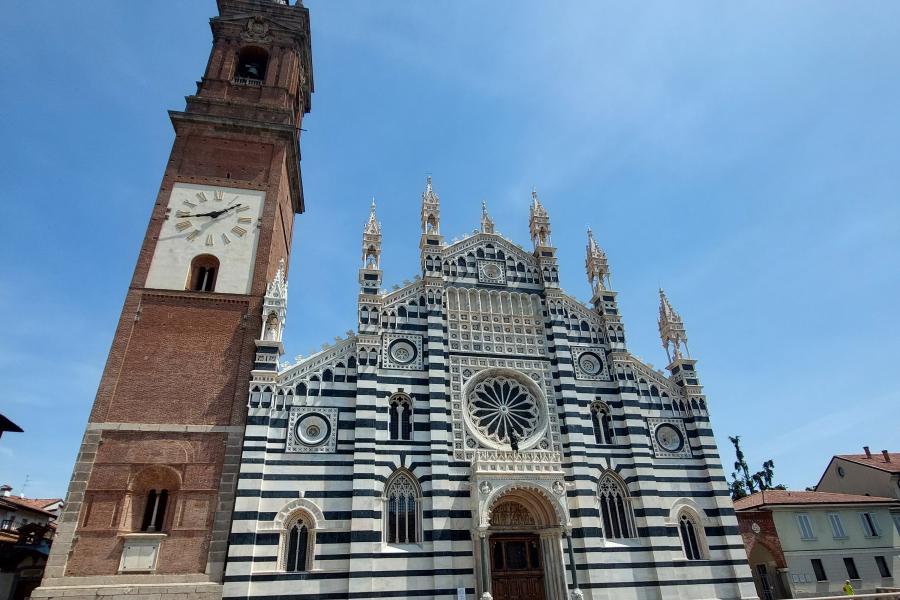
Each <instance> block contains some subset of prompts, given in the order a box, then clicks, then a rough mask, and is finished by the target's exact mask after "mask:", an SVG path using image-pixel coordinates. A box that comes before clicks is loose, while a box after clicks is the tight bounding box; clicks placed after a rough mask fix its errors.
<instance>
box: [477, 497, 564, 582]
mask: <svg viewBox="0 0 900 600" xmlns="http://www.w3.org/2000/svg"><path fill="white" fill-rule="evenodd" d="M488 524H489V527H488V529H487V531H486V532H485V534H486V538H487V548H486V550H487V552H486V554H487V555H486V556H485V557H484V558H485V559H486V560H485V563H487V564H486V566H487V568H488V570H489V577H488V578H487V580H488V581H486V582H485V583H487V584H488V585H489V593H490V594H491V597H492V598H493V600H559V599H563V598H565V585H566V583H565V570H564V564H563V554H562V540H561V534H562V531H563V524H562V523H561V522H560V517H559V516H558V514H557V512H556V511H555V510H554V508H553V506H551V504H550V501H549V500H548V499H547V498H545V497H543V496H542V495H541V494H540V493H537V492H535V491H534V490H529V489H515V490H510V491H508V492H507V493H505V494H503V495H502V496H500V497H499V498H497V499H496V501H495V502H493V503H492V505H491V506H490V508H489V515H488Z"/></svg>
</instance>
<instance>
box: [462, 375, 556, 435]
mask: <svg viewBox="0 0 900 600" xmlns="http://www.w3.org/2000/svg"><path fill="white" fill-rule="evenodd" d="M465 398H466V411H465V416H466V421H467V423H468V424H469V428H470V430H471V432H472V433H473V434H475V436H476V437H477V438H478V439H479V440H480V441H481V442H482V444H484V445H486V446H490V447H492V448H495V449H498V450H499V449H508V448H509V445H510V442H511V441H512V438H513V437H514V438H515V440H516V442H517V444H518V447H519V448H520V449H523V450H524V449H526V448H528V447H530V446H533V445H534V444H536V443H537V442H538V440H539V438H540V437H541V436H542V435H543V434H544V431H545V430H546V428H547V409H546V407H545V404H544V399H543V395H542V394H541V391H540V389H539V388H538V386H537V385H535V383H534V382H533V381H531V380H530V379H529V378H528V377H526V376H525V375H523V374H521V373H518V372H516V371H512V370H509V369H488V370H485V371H482V372H481V373H478V374H477V375H476V376H475V377H473V378H472V380H471V381H470V382H469V385H468V386H467V387H466V395H465Z"/></svg>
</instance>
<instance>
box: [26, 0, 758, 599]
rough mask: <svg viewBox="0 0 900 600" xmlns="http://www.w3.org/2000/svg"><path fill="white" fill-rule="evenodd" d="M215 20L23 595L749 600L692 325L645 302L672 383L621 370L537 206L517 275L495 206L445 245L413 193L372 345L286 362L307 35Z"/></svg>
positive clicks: (604, 270)
mask: <svg viewBox="0 0 900 600" xmlns="http://www.w3.org/2000/svg"><path fill="white" fill-rule="evenodd" d="M217 6H218V15H216V16H215V17H213V18H212V19H211V23H210V24H211V30H212V38H213V39H212V49H211V53H210V58H209V61H208V63H207V66H206V70H205V72H204V74H203V76H202V78H201V80H200V81H199V83H198V86H197V90H196V93H194V94H192V95H190V96H188V97H187V105H186V106H185V109H184V110H183V111H172V112H170V113H169V116H170V118H171V121H172V125H173V127H174V129H175V141H174V144H173V148H172V152H171V155H170V158H169V160H168V161H167V163H166V168H165V172H164V174H163V178H162V183H161V185H160V189H159V192H158V194H157V196H156V198H155V200H154V203H153V208H152V212H151V218H150V222H149V224H148V227H147V232H146V235H145V238H144V242H143V245H142V246H141V250H140V253H139V256H138V259H137V264H136V267H135V271H134V275H133V278H132V280H131V283H130V285H129V287H128V292H127V295H126V298H125V303H124V306H123V309H122V313H121V317H120V319H119V322H118V325H117V327H116V331H115V336H114V338H113V342H112V347H111V349H110V353H109V357H108V359H107V363H106V367H105V369H104V371H103V376H102V378H101V381H100V385H99V389H98V391H97V396H96V399H95V401H94V405H93V408H92V410H91V413H90V417H89V419H88V424H87V427H86V430H85V433H84V438H83V440H82V443H81V446H80V449H79V452H78V458H77V461H76V464H75V468H74V471H73V475H72V480H71V483H70V486H69V492H68V496H67V501H66V505H65V510H64V512H63V514H62V515H61V517H60V519H59V521H58V530H57V536H56V539H55V542H54V544H53V548H52V551H51V554H50V557H49V558H48V562H47V567H46V570H45V575H44V579H43V581H42V584H41V587H40V588H38V589H37V590H35V592H34V593H33V594H32V597H33V598H48V599H49V598H65V599H66V600H98V599H99V598H101V597H104V598H106V597H128V598H134V599H135V600H164V599H165V600H168V599H173V600H174V599H179V600H184V599H186V598H191V599H199V600H218V599H220V598H223V597H224V598H265V599H269V600H275V599H279V600H281V599H288V598H297V599H309V600H313V599H327V600H338V599H354V600H363V599H367V598H373V599H374V598H398V599H399V598H418V599H423V600H426V599H429V600H430V599H444V600H450V599H451V598H455V599H457V600H476V599H478V600H489V599H492V598H493V599H495V600H564V599H565V600H569V599H572V600H578V599H583V598H586V599H590V600H611V599H616V600H619V599H625V600H631V599H635V600H637V599H647V600H676V599H678V600H702V599H712V598H718V599H728V600H734V599H739V598H740V599H750V598H754V597H755V596H754V591H753V583H752V579H751V577H750V571H749V568H748V566H747V558H746V555H745V553H744V549H743V545H742V543H741V538H740V536H739V535H738V531H737V522H736V518H735V515H734V511H733V507H732V504H731V500H730V496H729V491H728V487H727V485H726V480H725V474H724V472H723V469H722V466H721V462H720V457H719V454H718V450H717V448H716V445H715V441H714V439H713V435H712V431H711V429H710V422H709V413H708V409H709V406H708V405H707V399H706V398H705V397H704V395H703V393H702V388H701V386H700V382H699V378H698V375H697V371H696V370H695V361H694V360H693V359H691V358H690V357H689V354H688V353H687V335H686V333H685V329H684V326H683V323H682V321H681V319H680V317H679V316H678V315H677V313H676V312H675V311H674V310H673V309H672V307H671V306H670V305H669V302H668V300H667V299H666V297H665V295H664V294H663V293H662V292H660V315H659V327H660V334H661V337H662V341H663V344H664V345H665V346H666V349H667V351H668V352H669V357H670V364H669V365H668V373H662V372H660V371H656V370H654V369H653V368H651V367H650V366H648V365H646V364H644V363H642V362H641V361H640V360H638V359H637V358H636V357H635V356H633V355H632V354H630V353H629V351H628V349H627V347H626V338H625V330H624V326H623V323H622V320H621V318H620V315H619V310H618V306H617V302H616V292H615V291H613V290H612V289H611V284H610V276H609V275H610V269H609V265H608V263H607V259H606V256H605V254H604V253H603V251H602V250H601V249H600V247H599V245H598V244H597V243H596V241H595V240H594V238H593V236H592V234H591V233H590V232H588V240H587V254H586V262H585V267H586V273H587V277H588V280H589V281H590V284H591V288H592V292H593V297H592V301H591V303H590V305H586V304H583V303H581V302H579V301H577V300H576V299H574V298H572V297H570V296H568V295H566V294H565V293H564V292H563V291H562V290H561V288H560V273H559V269H558V264H557V258H556V249H555V248H554V247H553V245H552V243H551V222H550V216H549V214H548V212H547V210H545V208H544V206H543V205H542V204H541V202H540V200H539V198H538V196H537V194H536V193H534V194H533V196H532V199H531V202H530V219H529V228H530V235H531V240H532V247H531V248H529V249H524V248H522V247H520V246H518V245H517V244H515V243H513V242H511V241H510V240H508V239H506V238H505V237H503V236H501V235H499V234H498V233H497V232H496V231H495V229H494V223H493V221H492V220H491V218H490V216H489V215H488V213H487V210H486V208H484V209H483V214H482V221H481V227H480V230H479V231H478V232H477V233H475V234H472V235H469V236H467V237H465V238H464V239H462V240H461V241H454V242H452V243H448V242H447V241H446V240H445V239H444V237H443V236H442V234H441V228H440V221H441V215H440V200H439V198H438V195H437V193H436V192H435V190H434V189H433V187H432V182H431V180H430V179H429V180H428V181H427V183H426V185H425V189H424V192H423V193H422V196H421V211H422V212H421V217H422V220H421V224H422V235H421V241H420V244H419V254H420V268H421V271H420V273H419V274H418V275H417V276H416V278H415V280H414V281H413V282H411V283H408V284H405V285H404V286H403V287H401V288H399V289H395V290H393V291H390V292H385V291H383V290H382V289H381V285H382V270H381V264H380V262H381V247H382V231H381V225H380V224H379V223H378V220H377V218H376V215H375V207H374V205H373V207H372V212H371V215H370V217H369V220H368V222H367V223H366V224H365V227H364V230H363V233H362V245H361V249H362V251H361V257H360V261H361V268H360V270H359V304H358V327H357V328H356V330H355V331H351V332H348V334H347V336H346V337H344V338H341V339H338V341H337V342H336V343H334V344H332V345H328V346H325V347H323V349H322V351H321V352H317V353H315V354H313V355H311V356H308V357H306V358H303V359H300V360H298V361H297V362H296V364H291V365H285V364H283V363H281V361H280V358H281V356H282V355H283V352H284V348H283V345H282V336H283V334H284V329H285V323H286V308H287V290H288V286H287V279H288V269H289V266H290V258H291V249H292V248H291V243H292V238H293V224H294V218H295V215H297V214H301V213H302V212H303V211H304V207H305V199H304V195H303V186H302V178H301V170H300V144H299V142H300V135H301V132H302V131H303V129H302V124H303V119H304V117H305V115H306V114H307V113H308V112H309V111H310V107H311V97H312V93H313V72H312V54H311V41H310V23H309V11H308V10H307V9H306V8H305V7H304V6H303V4H302V2H299V1H297V2H295V3H293V4H290V3H289V2H288V1H287V0H217ZM302 259H303V258H302V257H300V260H302Z"/></svg>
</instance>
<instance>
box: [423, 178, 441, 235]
mask: <svg viewBox="0 0 900 600" xmlns="http://www.w3.org/2000/svg"><path fill="white" fill-rule="evenodd" d="M440 228H441V199H440V198H439V197H438V195H437V194H435V193H434V188H433V187H432V185H431V175H429V176H428V177H426V178H425V191H424V192H422V233H423V234H433V235H439V234H440Z"/></svg>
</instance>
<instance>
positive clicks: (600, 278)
mask: <svg viewBox="0 0 900 600" xmlns="http://www.w3.org/2000/svg"><path fill="white" fill-rule="evenodd" d="M587 234H588V243H587V256H586V257H585V259H584V268H585V271H587V278H588V282H589V283H590V284H591V289H592V290H593V292H594V293H597V292H599V291H600V290H603V289H606V287H607V286H608V285H609V262H608V261H607V259H606V253H605V252H603V250H601V249H600V246H598V245H597V242H596V241H595V240H594V232H593V231H591V228H590V227H588V230H587Z"/></svg>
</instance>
